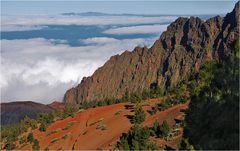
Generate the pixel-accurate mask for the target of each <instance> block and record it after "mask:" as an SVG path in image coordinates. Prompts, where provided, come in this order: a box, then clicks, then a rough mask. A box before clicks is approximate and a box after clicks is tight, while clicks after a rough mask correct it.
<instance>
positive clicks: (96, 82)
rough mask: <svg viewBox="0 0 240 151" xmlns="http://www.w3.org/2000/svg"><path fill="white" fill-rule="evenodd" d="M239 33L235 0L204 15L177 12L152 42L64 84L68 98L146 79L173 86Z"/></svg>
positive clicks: (145, 84)
mask: <svg viewBox="0 0 240 151" xmlns="http://www.w3.org/2000/svg"><path fill="white" fill-rule="evenodd" d="M238 37H239V2H238V3H237V4H236V6H235V8H234V10H233V11H232V12H231V13H229V14H227V15H226V16H225V17H220V16H216V17H213V18H210V19H208V20H206V21H203V20H201V19H200V18H195V17H190V18H182V17H180V18H178V19H177V20H176V21H175V22H173V23H172V24H170V25H169V26H168V28H167V31H165V32H164V33H163V34H162V35H161V36H160V38H159V39H158V40H157V41H156V42H155V43H154V45H153V46H152V47H151V48H147V47H143V48H141V47H136V48H135V49H134V50H133V51H132V52H128V51H125V52H124V53H123V54H121V55H116V56H113V57H111V58H110V59H109V60H108V61H107V62H106V63H105V64H104V65H103V66H102V67H101V68H99V69H98V70H96V71H95V73H94V74H93V75H92V76H91V77H85V78H83V80H82V81H81V83H80V84H79V85H78V86H77V87H75V88H72V89H70V90H68V91H67V92H66V94H65V97H64V102H65V103H67V104H76V103H81V102H83V101H93V100H95V101H98V100H101V99H105V98H111V97H114V98H120V97H122V96H123V95H124V93H125V92H126V91H128V92H130V93H132V92H141V91H143V89H149V88H150V86H151V85H158V86H159V87H160V88H161V89H162V90H165V89H167V88H171V87H174V86H175V85H176V84H177V83H178V82H180V81H182V80H185V79H186V78H187V76H188V75H189V73H191V72H192V71H193V70H198V68H199V67H200V65H201V64H202V63H204V62H205V61H206V60H209V59H221V58H222V57H224V56H225V55H228V54H230V53H231V52H232V49H231V44H232V43H233V42H234V41H235V40H236V39H237V38H238Z"/></svg>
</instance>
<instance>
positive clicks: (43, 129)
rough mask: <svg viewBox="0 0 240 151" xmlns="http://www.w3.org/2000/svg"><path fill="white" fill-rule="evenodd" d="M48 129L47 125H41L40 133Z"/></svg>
mask: <svg viewBox="0 0 240 151" xmlns="http://www.w3.org/2000/svg"><path fill="white" fill-rule="evenodd" d="M46 129H47V125H46V124H45V123H41V125H40V127H39V131H41V132H45V131H46Z"/></svg>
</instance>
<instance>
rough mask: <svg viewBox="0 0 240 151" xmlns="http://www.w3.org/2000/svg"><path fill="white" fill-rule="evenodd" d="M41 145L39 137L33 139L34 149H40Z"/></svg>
mask: <svg viewBox="0 0 240 151" xmlns="http://www.w3.org/2000/svg"><path fill="white" fill-rule="evenodd" d="M39 149H40V146H39V141H38V140H37V139H34V141H33V145H32V150H34V151H35V150H39Z"/></svg>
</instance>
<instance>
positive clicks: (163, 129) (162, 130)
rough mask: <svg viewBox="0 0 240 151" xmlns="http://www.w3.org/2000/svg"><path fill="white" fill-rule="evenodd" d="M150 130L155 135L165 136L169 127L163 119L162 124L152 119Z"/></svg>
mask: <svg viewBox="0 0 240 151" xmlns="http://www.w3.org/2000/svg"><path fill="white" fill-rule="evenodd" d="M152 130H153V131H154V134H155V135H156V136H157V137H166V136H167V135H168V133H169V131H170V128H169V125H168V123H167V121H166V120H164V121H163V123H162V125H160V124H159V123H158V121H154V123H153V127H152Z"/></svg>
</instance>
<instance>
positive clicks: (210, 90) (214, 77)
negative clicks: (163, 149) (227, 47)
mask: <svg viewBox="0 0 240 151" xmlns="http://www.w3.org/2000/svg"><path fill="white" fill-rule="evenodd" d="M237 46H238V47H239V43H238V44H237ZM238 53H239V48H236V49H235V54H234V55H233V56H230V57H226V58H224V59H223V60H221V61H220V62H218V63H214V62H213V63H211V62H208V63H206V64H205V65H204V66H203V67H202V68H201V70H200V73H199V74H196V75H197V76H195V79H194V78H193V79H192V81H191V83H192V84H193V85H194V86H191V85H190V89H193V91H192V92H191V103H190V105H189V109H188V110H187V115H186V121H185V123H186V124H185V129H184V137H185V138H188V143H189V144H192V145H193V146H194V148H195V149H210V150H211V149H213V150H219V149H221V150H229V149H235V150H239V56H238V55H237V54H238ZM194 87H195V89H194ZM188 143H187V142H186V141H185V142H184V140H183V142H182V146H181V147H182V149H187V146H188V145H187V144H188Z"/></svg>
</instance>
